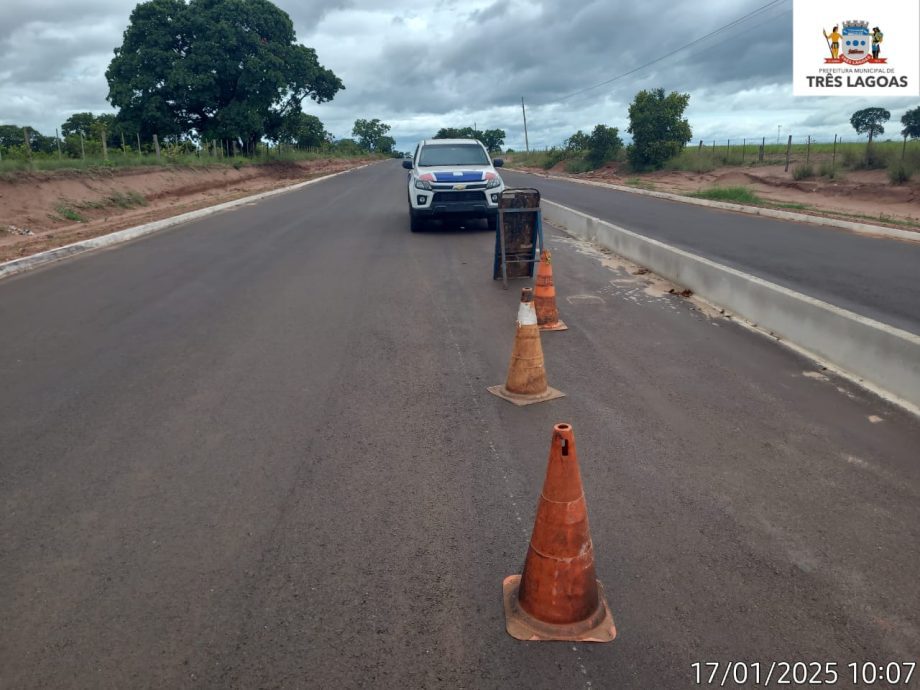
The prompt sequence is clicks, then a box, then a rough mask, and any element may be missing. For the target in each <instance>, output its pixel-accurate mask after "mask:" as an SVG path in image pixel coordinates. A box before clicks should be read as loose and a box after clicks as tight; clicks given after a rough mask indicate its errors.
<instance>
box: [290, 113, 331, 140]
mask: <svg viewBox="0 0 920 690" xmlns="http://www.w3.org/2000/svg"><path fill="white" fill-rule="evenodd" d="M330 136H331V135H330V134H329V132H327V131H326V128H325V127H324V126H323V123H322V121H320V119H319V118H318V117H316V115H308V114H307V113H304V112H296V113H291V114H290V115H288V116H287V117H285V118H284V120H283V122H282V124H281V129H280V130H279V132H278V137H277V138H278V141H281V142H283V143H285V144H295V145H297V146H303V147H317V146H322V145H323V144H325V143H327V142H328V141H329V137H330Z"/></svg>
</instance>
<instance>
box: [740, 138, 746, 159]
mask: <svg viewBox="0 0 920 690" xmlns="http://www.w3.org/2000/svg"><path fill="white" fill-rule="evenodd" d="M746 146H747V139H742V140H741V165H744V149H745V147H746Z"/></svg>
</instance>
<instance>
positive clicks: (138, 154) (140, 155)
mask: <svg viewBox="0 0 920 690" xmlns="http://www.w3.org/2000/svg"><path fill="white" fill-rule="evenodd" d="M143 156H144V154H143V153H141V133H140V132H138V133H137V158H138V160H140V159H141V158H143Z"/></svg>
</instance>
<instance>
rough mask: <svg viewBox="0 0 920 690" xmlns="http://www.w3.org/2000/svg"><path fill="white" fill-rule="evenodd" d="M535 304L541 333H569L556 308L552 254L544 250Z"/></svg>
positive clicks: (534, 293)
mask: <svg viewBox="0 0 920 690" xmlns="http://www.w3.org/2000/svg"><path fill="white" fill-rule="evenodd" d="M533 302H534V306H535V307H536V309H537V325H538V326H539V327H540V330H541V331H567V330H568V328H569V327H568V326H566V325H565V324H564V323H563V322H562V321H560V320H559V310H558V309H557V308H556V286H555V284H554V283H553V263H552V257H551V256H550V253H549V252H548V251H547V250H546V249H544V250H543V251H542V252H540V265H539V267H538V268H537V280H536V282H534V290H533Z"/></svg>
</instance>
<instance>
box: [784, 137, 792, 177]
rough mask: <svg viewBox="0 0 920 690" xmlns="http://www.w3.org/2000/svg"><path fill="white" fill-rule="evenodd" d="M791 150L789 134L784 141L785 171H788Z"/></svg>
mask: <svg viewBox="0 0 920 690" xmlns="http://www.w3.org/2000/svg"><path fill="white" fill-rule="evenodd" d="M791 152H792V135H791V134H790V135H789V141H787V142H786V170H785V171H786V172H789V154H790V153H791Z"/></svg>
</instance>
